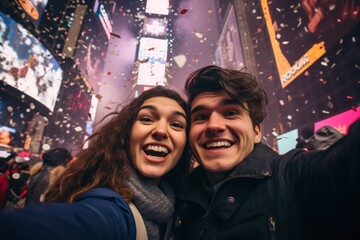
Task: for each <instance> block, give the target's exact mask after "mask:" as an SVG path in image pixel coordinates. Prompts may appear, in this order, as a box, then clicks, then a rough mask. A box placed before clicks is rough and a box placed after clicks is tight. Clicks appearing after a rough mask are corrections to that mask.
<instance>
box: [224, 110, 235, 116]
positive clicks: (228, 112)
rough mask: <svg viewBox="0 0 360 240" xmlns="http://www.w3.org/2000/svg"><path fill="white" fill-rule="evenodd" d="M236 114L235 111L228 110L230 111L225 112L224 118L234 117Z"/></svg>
mask: <svg viewBox="0 0 360 240" xmlns="http://www.w3.org/2000/svg"><path fill="white" fill-rule="evenodd" d="M237 114H238V112H237V111H235V110H230V111H226V112H225V113H224V116H234V115H237Z"/></svg>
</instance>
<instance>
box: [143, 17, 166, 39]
mask: <svg viewBox="0 0 360 240" xmlns="http://www.w3.org/2000/svg"><path fill="white" fill-rule="evenodd" d="M167 25H168V21H167V20H166V19H162V18H150V17H148V18H145V20H144V27H143V32H144V34H145V35H146V36H149V37H165V36H166V29H167Z"/></svg>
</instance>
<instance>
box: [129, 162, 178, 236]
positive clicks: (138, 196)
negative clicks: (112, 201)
mask: <svg viewBox="0 0 360 240" xmlns="http://www.w3.org/2000/svg"><path fill="white" fill-rule="evenodd" d="M129 186H130V188H131V190H132V191H133V192H134V195H135V198H134V200H133V203H134V204H135V206H136V207H137V208H138V210H139V212H140V214H141V216H142V218H143V219H144V223H145V227H146V231H147V235H148V239H149V240H156V239H160V225H162V224H166V222H167V221H168V220H169V219H170V218H171V217H172V215H173V213H174V203H175V194H174V190H173V189H172V188H171V186H170V185H169V184H168V183H167V182H165V181H164V180H161V182H160V184H159V185H157V184H155V183H154V180H153V179H149V178H145V177H143V176H141V175H140V174H138V172H137V171H136V170H134V169H131V173H130V178H129Z"/></svg>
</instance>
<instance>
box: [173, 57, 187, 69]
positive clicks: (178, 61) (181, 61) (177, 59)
mask: <svg viewBox="0 0 360 240" xmlns="http://www.w3.org/2000/svg"><path fill="white" fill-rule="evenodd" d="M174 61H175V63H176V64H177V65H178V67H179V68H182V67H183V66H184V65H185V63H186V56H185V55H177V56H175V57H174Z"/></svg>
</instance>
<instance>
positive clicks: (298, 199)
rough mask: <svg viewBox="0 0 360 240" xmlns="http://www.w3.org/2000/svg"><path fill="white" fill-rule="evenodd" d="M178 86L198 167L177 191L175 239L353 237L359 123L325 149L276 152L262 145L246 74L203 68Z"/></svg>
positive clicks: (255, 91)
mask: <svg viewBox="0 0 360 240" xmlns="http://www.w3.org/2000/svg"><path fill="white" fill-rule="evenodd" d="M185 90H186V93H187V95H188V103H189V107H190V110H191V130H190V136H189V137H190V143H191V147H192V150H193V155H194V157H195V158H196V160H197V161H198V162H199V163H200V166H199V167H198V168H196V169H195V170H194V171H193V172H192V174H191V176H190V181H189V184H188V186H186V187H185V188H184V189H183V191H181V192H179V194H178V199H179V201H178V203H179V205H178V213H179V215H178V218H177V222H176V224H175V225H176V226H177V227H178V230H179V232H178V233H179V235H178V236H176V237H177V238H176V239H187V240H189V239H219V240H220V239H231V240H232V239H241V240H244V239H251V240H254V239H268V240H269V239H355V238H356V239H358V238H359V236H360V235H359V233H360V232H359V229H360V173H359V172H360V154H359V153H360V150H359V149H360V148H359V146H360V144H359V142H360V141H359V139H360V137H359V136H360V124H359V123H360V122H359V120H358V121H357V122H356V123H355V124H353V126H352V127H351V129H350V131H349V133H348V135H347V136H346V137H344V138H342V139H341V140H339V141H338V142H337V143H335V144H334V145H333V146H331V147H330V148H328V149H327V150H326V151H311V152H304V151H302V150H299V149H296V150H293V151H291V152H289V153H288V154H286V155H284V156H280V155H278V154H277V153H276V152H274V151H273V150H272V149H271V148H269V147H268V146H266V145H264V144H262V143H261V126H260V123H261V122H262V121H263V119H264V118H265V116H266V112H265V106H266V104H267V102H268V99H267V95H266V93H265V91H264V89H263V88H262V86H261V85H260V84H259V83H258V82H257V81H256V80H255V78H254V77H253V76H251V75H250V74H248V73H246V72H242V71H235V70H227V69H222V68H220V67H217V66H207V67H204V68H202V69H199V70H197V71H195V72H193V73H192V74H191V75H190V76H189V77H188V79H187V81H186V84H185ZM354 234H355V235H354Z"/></svg>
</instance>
